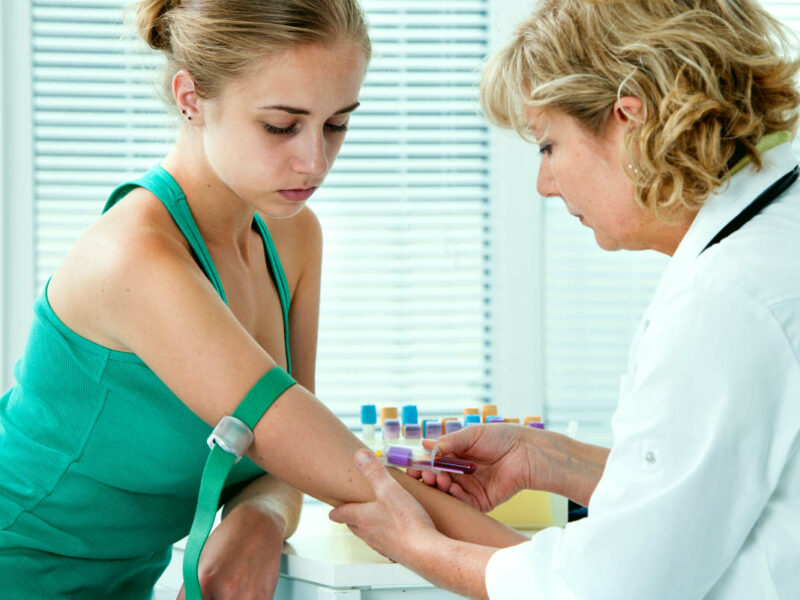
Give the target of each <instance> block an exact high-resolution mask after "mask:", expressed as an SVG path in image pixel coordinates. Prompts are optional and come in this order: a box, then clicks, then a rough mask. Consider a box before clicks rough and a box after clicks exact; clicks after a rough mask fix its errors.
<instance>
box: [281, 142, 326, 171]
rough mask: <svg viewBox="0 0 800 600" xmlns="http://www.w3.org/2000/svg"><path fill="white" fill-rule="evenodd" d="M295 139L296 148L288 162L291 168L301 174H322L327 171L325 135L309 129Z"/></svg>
mask: <svg viewBox="0 0 800 600" xmlns="http://www.w3.org/2000/svg"><path fill="white" fill-rule="evenodd" d="M297 141H298V145H297V150H296V152H295V153H294V156H293V157H292V159H291V162H290V167H291V168H292V170H293V171H294V172H295V173H300V174H301V175H310V176H312V177H322V176H324V175H325V173H327V172H328V156H327V154H326V152H325V150H326V148H325V136H324V135H322V134H321V133H320V134H316V133H314V132H311V131H309V132H308V135H307V136H299V137H298V139H297Z"/></svg>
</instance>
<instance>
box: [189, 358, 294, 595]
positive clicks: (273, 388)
mask: <svg viewBox="0 0 800 600" xmlns="http://www.w3.org/2000/svg"><path fill="white" fill-rule="evenodd" d="M295 383H297V382H296V381H295V380H294V379H292V377H291V376H290V375H289V374H288V373H287V372H286V371H284V370H283V369H281V368H280V367H273V368H272V369H270V370H269V371H267V373H265V374H264V376H263V377H262V378H261V379H259V380H258V381H257V382H256V384H255V385H254V386H253V387H252V388H251V389H250V391H249V392H247V395H246V396H245V397H244V399H243V400H242V401H241V402H240V403H239V406H237V407H236V410H235V411H234V412H233V416H234V417H236V418H237V419H239V420H240V421H242V422H243V423H245V424H246V425H247V426H248V427H249V428H250V429H253V428H255V426H256V423H258V421H259V419H261V417H262V416H263V415H264V413H265V412H266V411H267V409H268V408H269V407H270V406H272V403H273V402H275V400H277V399H278V397H280V395H281V394H283V392H285V391H286V390H287V389H289V388H290V387H292V386H293V385H294V384H295ZM235 462H236V456H235V455H233V454H229V453H227V452H225V450H223V449H222V448H221V447H220V446H218V445H214V447H213V448H212V449H211V453H210V454H209V455H208V460H207V461H206V466H205V469H203V477H202V479H201V481H200V492H199V494H198V498H197V510H196V511H195V513H194V521H193V522H192V528H191V531H190V532H189V541H188V542H187V543H186V552H185V554H184V555H183V584H184V586H185V588H186V599H187V600H202V597H203V595H202V592H201V590H200V581H199V579H198V577H197V564H198V562H199V561H200V553H201V552H202V551H203V546H204V545H205V543H206V540H207V539H208V535H209V534H210V533H211V528H212V527H213V526H214V518H215V517H216V515H217V509H218V508H219V497H220V495H221V493H222V488H223V486H224V485H225V480H226V479H227V478H228V473H229V472H230V470H231V467H233V464H234V463H235Z"/></svg>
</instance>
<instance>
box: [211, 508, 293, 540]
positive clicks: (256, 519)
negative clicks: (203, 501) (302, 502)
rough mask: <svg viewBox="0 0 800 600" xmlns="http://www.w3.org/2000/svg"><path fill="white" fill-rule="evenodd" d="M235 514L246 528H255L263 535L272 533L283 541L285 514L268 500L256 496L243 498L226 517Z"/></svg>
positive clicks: (285, 523)
mask: <svg viewBox="0 0 800 600" xmlns="http://www.w3.org/2000/svg"><path fill="white" fill-rule="evenodd" d="M234 514H235V515H236V518H237V519H241V520H242V522H243V523H244V524H245V525H246V526H247V528H248V529H249V528H253V529H255V528H257V529H259V530H260V531H262V532H263V533H264V534H265V535H266V534H268V533H272V534H274V535H275V536H276V537H279V538H280V540H281V541H283V540H284V539H285V537H286V527H287V521H286V517H285V515H283V514H282V513H281V512H280V511H278V510H275V507H273V506H271V505H270V503H269V502H260V501H258V499H256V498H250V499H247V500H244V501H243V502H241V503H239V504H237V505H236V507H234V509H233V510H232V511H231V512H230V513H229V514H228V516H227V517H226V518H231V517H232V516H233V515H234Z"/></svg>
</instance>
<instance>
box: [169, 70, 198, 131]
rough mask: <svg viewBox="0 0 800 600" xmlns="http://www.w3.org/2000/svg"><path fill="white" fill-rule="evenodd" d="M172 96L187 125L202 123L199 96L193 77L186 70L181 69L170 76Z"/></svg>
mask: <svg viewBox="0 0 800 600" xmlns="http://www.w3.org/2000/svg"><path fill="white" fill-rule="evenodd" d="M172 96H173V98H175V104H176V105H177V107H178V110H180V111H181V116H182V117H183V119H184V121H186V122H187V123H188V124H189V125H202V124H203V114H202V111H201V110H200V97H199V96H198V94H197V88H196V87H195V85H194V79H192V76H191V75H189V73H188V72H187V71H185V70H184V69H181V70H180V71H178V72H177V73H175V76H174V77H173V78H172Z"/></svg>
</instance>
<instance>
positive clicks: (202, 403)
mask: <svg viewBox="0 0 800 600" xmlns="http://www.w3.org/2000/svg"><path fill="white" fill-rule="evenodd" d="M135 9H136V15H137V22H138V26H139V29H140V32H141V34H142V36H143V38H144V39H145V41H146V42H147V43H148V44H149V45H150V46H152V47H153V48H157V49H159V50H161V51H163V52H164V54H165V56H166V58H167V66H166V77H165V81H166V89H165V92H166V95H167V97H168V98H169V103H170V107H171V108H173V109H175V111H176V114H177V115H179V117H180V119H181V124H180V132H179V135H178V140H177V142H176V144H175V146H174V148H172V150H171V151H170V152H169V154H168V155H167V156H166V157H165V158H164V159H163V161H162V162H161V164H159V165H156V166H154V167H153V169H152V170H151V171H150V172H148V173H147V174H145V175H144V176H143V177H142V178H140V179H137V180H135V181H133V182H129V183H125V184H123V185H121V186H120V187H119V188H117V190H115V191H114V192H113V193H112V194H111V197H110V198H109V201H108V204H107V206H106V210H105V212H104V214H103V215H102V217H100V218H99V219H98V220H97V221H96V222H95V223H94V224H93V225H92V226H91V227H90V228H89V229H88V230H87V231H86V232H85V233H84V234H83V235H82V236H81V237H80V239H79V240H78V241H77V242H76V244H75V245H74V247H73V248H72V249H71V251H70V252H69V253H68V255H67V256H66V257H65V259H64V261H63V263H62V264H61V265H60V267H59V268H58V269H57V271H56V272H55V273H54V274H53V276H52V278H51V279H50V281H49V282H48V284H47V286H46V288H45V290H44V292H43V293H42V295H41V296H40V297H39V299H38V300H37V301H36V304H35V307H34V312H35V319H34V323H33V326H32V330H31V333H30V338H29V343H28V345H27V348H26V351H25V354H24V356H23V357H22V359H21V361H20V362H19V363H18V365H17V369H16V378H17V382H18V383H17V385H16V386H15V387H14V388H13V389H12V390H10V391H9V392H8V393H7V394H5V395H4V396H3V397H2V398H1V399H0V581H2V582H3V584H2V587H3V592H2V595H3V597H4V598H67V597H68V598H100V597H103V598H115V599H125V598H148V597H149V596H150V594H151V591H152V588H153V585H154V582H155V581H156V579H157V578H158V576H159V575H160V573H161V571H162V570H163V568H164V567H165V565H166V564H167V562H168V560H169V557H170V547H171V544H172V543H173V542H175V541H176V540H179V539H181V538H182V537H184V536H185V535H186V534H187V533H188V531H189V526H190V524H191V523H192V519H193V515H194V512H195V506H196V504H197V498H198V489H199V488H200V482H201V475H202V473H203V468H204V464H205V463H206V460H207V457H208V456H209V451H208V447H207V446H206V439H207V438H208V437H209V434H210V433H211V431H212V427H214V426H215V425H217V423H219V422H220V421H221V420H222V419H223V417H225V416H229V415H232V414H234V413H235V411H236V410H237V407H238V406H239V405H240V403H241V402H242V401H243V399H246V402H245V403H248V402H249V403H250V404H249V406H250V407H251V408H252V406H253V405H255V406H256V407H257V408H259V412H258V415H257V416H256V417H255V418H249V419H244V418H243V422H244V423H246V424H249V425H250V426H251V428H252V429H254V439H253V441H252V443H251V444H249V445H246V446H245V448H246V449H247V454H248V457H246V458H244V459H243V460H241V461H240V462H238V463H237V464H235V465H233V468H232V470H231V473H230V476H229V477H228V479H227V487H226V488H225V490H224V492H223V494H222V498H223V501H226V500H229V499H231V498H232V497H233V496H234V495H235V494H237V493H238V494H239V495H238V497H236V499H235V500H234V501H233V503H234V505H235V508H233V510H231V511H230V512H229V514H228V517H227V518H226V519H225V521H224V522H223V524H222V526H221V527H220V528H219V529H218V530H217V532H216V533H215V534H214V535H213V536H212V538H211V542H210V543H209V545H208V547H207V548H206V552H205V554H204V563H203V565H204V566H203V567H202V568H201V574H200V579H201V583H202V586H203V588H204V590H206V591H207V592H209V593H210V594H211V595H213V597H215V598H223V597H230V598H263V597H268V596H270V595H271V594H272V590H273V589H274V585H275V582H276V578H277V568H278V564H279V555H280V548H281V543H282V541H283V538H284V537H285V536H286V535H288V534H289V533H290V532H291V530H292V528H293V526H294V524H295V522H296V520H297V513H298V510H299V502H300V494H299V492H297V491H295V490H300V491H302V492H306V493H309V494H311V495H313V496H315V497H317V498H319V499H322V500H324V501H326V502H329V503H331V504H334V505H336V504H339V503H341V502H345V501H366V500H370V499H372V498H373V497H374V495H373V492H372V490H371V488H370V487H369V485H368V484H367V482H366V481H365V480H364V479H363V478H362V477H361V475H360V474H359V473H358V472H357V471H356V470H355V469H354V468H353V465H352V455H353V453H354V452H355V450H356V449H358V448H359V447H362V446H361V444H360V442H359V441H358V440H357V439H356V438H355V437H354V436H353V435H352V434H351V433H350V432H349V430H348V429H347V428H346V427H345V426H344V425H343V424H342V423H341V422H340V421H339V420H338V419H337V418H336V417H335V416H334V415H333V414H332V413H331V412H330V411H328V410H327V409H326V408H325V406H324V405H323V404H322V403H321V402H319V401H318V400H317V399H316V398H315V397H314V395H313V391H314V360H315V351H316V338H317V320H318V303H319V281H320V257H321V246H322V242H321V233H320V227H319V223H318V222H317V219H316V218H315V216H314V214H313V213H312V212H311V210H310V209H309V208H307V207H306V202H307V201H308V199H309V198H310V197H311V195H312V194H313V192H314V190H316V189H317V188H318V187H319V186H320V185H321V184H322V182H323V180H324V179H325V176H326V175H327V173H328V171H329V170H330V168H331V166H332V165H333V162H334V160H335V158H336V156H337V154H338V152H339V149H340V147H341V144H342V142H343V141H344V137H345V131H346V130H347V124H348V121H349V119H350V115H351V113H352V112H353V111H354V110H355V109H356V107H357V106H358V94H359V88H360V86H361V82H362V79H363V76H364V73H365V69H366V66H367V62H368V60H369V56H370V43H369V39H368V37H367V33H366V27H365V23H364V18H363V15H362V13H361V10H360V8H359V7H358V5H357V3H356V0H274V1H270V2H263V1H258V0H240V1H236V2H232V1H230V0H203V1H200V0H196V1H192V0H189V1H176V0H142V1H141V2H138V3H136V6H135ZM357 369H358V365H353V370H354V375H353V378H354V379H356V377H357ZM287 373H290V374H291V378H290V377H289V376H288V375H287ZM292 378H293V379H292ZM276 381H278V382H279V383H281V386H278V387H275V385H276V384H275V382H276ZM295 381H296V382H297V384H296V385H294V382H295ZM243 406H244V404H243ZM267 409H268V410H267ZM265 410H266V414H265V415H264V417H263V418H260V419H258V416H259V415H260V414H261V413H262V412H264V411H265ZM236 414H237V415H238V414H239V413H236ZM226 423H228V424H230V421H226ZM256 423H257V425H256ZM225 440H226V438H225V435H224V434H223V433H220V437H219V438H218V443H217V446H216V447H215V450H214V451H213V452H212V456H219V452H222V450H219V448H220V447H222V446H220V444H221V443H222V442H225ZM234 442H235V440H234ZM223 455H225V452H223ZM228 456H230V455H228ZM231 462H232V460H231ZM209 465H211V466H210V467H209V469H211V470H213V468H215V467H214V465H212V462H209ZM264 471H267V472H269V475H264ZM395 476H396V477H397V478H398V480H399V481H401V482H402V485H403V486H404V487H405V488H407V489H409V490H410V491H411V492H412V493H413V494H414V495H415V496H416V497H417V498H419V500H420V501H421V502H422V503H423V504H424V505H425V506H426V507H427V508H428V509H429V510H430V512H431V515H432V517H433V519H434V520H435V521H436V523H437V525H438V526H439V527H441V528H442V530H443V531H444V532H446V533H448V535H453V536H457V537H463V538H464V539H474V540H481V541H482V542H484V543H489V544H493V545H495V546H503V545H509V544H512V543H515V542H517V541H519V539H520V538H519V536H518V535H517V534H515V533H514V532H513V531H511V530H509V529H508V528H505V527H504V526H502V525H499V524H497V523H495V522H494V521H492V520H491V519H488V518H486V517H483V516H480V515H479V513H475V515H473V518H472V519H471V520H470V519H465V518H464V517H465V516H466V515H467V513H471V512H474V511H473V510H472V509H471V508H468V507H466V505H463V504H461V503H459V502H458V501H456V500H454V499H452V498H449V497H447V496H446V495H444V494H441V493H439V492H438V491H436V490H433V489H430V488H427V487H426V486H424V485H422V484H420V483H419V482H417V481H415V480H413V479H411V478H409V477H407V476H405V475H403V474H400V473H399V472H397V473H395ZM222 480H224V477H223V478H222ZM220 483H221V482H220ZM245 486H247V487H245ZM243 488H244V489H243ZM204 489H205V488H204ZM201 496H202V493H201ZM214 500H215V499H214ZM212 508H213V509H216V502H214V503H213V507H212ZM475 519H479V525H478V526H475V525H474V523H470V525H469V527H467V526H465V525H462V523H465V522H467V521H474V520H475ZM201 543H202V540H201ZM187 585H188V582H187ZM195 592H196V590H195Z"/></svg>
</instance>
